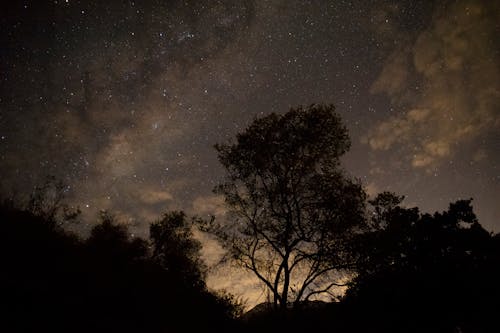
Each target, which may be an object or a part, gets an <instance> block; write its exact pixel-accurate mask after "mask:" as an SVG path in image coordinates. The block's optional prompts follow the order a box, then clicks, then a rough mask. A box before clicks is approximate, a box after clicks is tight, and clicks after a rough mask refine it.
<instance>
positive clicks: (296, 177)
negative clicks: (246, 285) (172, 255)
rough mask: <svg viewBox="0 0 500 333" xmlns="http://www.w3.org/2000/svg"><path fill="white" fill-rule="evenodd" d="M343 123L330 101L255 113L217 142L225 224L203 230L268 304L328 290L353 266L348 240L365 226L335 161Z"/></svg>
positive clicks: (355, 185)
mask: <svg viewBox="0 0 500 333" xmlns="http://www.w3.org/2000/svg"><path fill="white" fill-rule="evenodd" d="M349 147H350V141H349V137H348V134H347V129H346V128H345V126H344V125H343V124H342V123H341V120H340V117H339V115H338V114H337V113H336V112H335V109H334V107H333V106H331V105H327V106H323V105H311V106H309V107H307V108H302V107H299V108H296V109H291V110H290V111H289V112H287V113H286V114H284V115H277V114H271V115H268V116H266V117H263V118H260V119H256V120H255V121H254V122H253V123H252V124H251V125H250V126H249V127H248V128H247V129H246V130H245V131H244V132H243V133H240V134H238V135H237V141H236V143H231V144H220V145H216V149H217V151H218V157H219V160H220V162H221V163H222V165H223V166H224V167H225V169H226V171H227V176H226V179H225V181H224V182H223V183H222V184H221V185H220V186H218V187H217V188H216V190H215V191H216V192H217V193H219V194H222V195H223V196H224V197H225V201H226V204H227V206H228V208H229V211H230V221H229V223H224V222H222V223H221V222H219V221H215V220H213V221H212V222H211V223H210V224H209V225H208V226H207V227H206V230H207V231H209V232H210V233H212V234H214V235H215V236H216V237H217V239H218V240H219V241H220V242H221V243H222V245H223V246H224V247H225V249H226V250H228V254H229V256H230V258H231V259H233V260H235V261H236V262H237V263H239V264H240V265H241V266H242V267H244V268H246V269H248V270H250V271H252V272H253V273H255V275H256V276H257V277H258V278H259V279H260V281H261V282H262V283H263V284H264V285H265V286H266V288H268V290H269V291H270V292H271V293H272V296H273V303H274V305H275V307H281V308H285V307H286V306H288V304H289V301H290V300H292V301H293V304H294V305H298V304H299V303H300V302H301V301H303V300H308V299H310V298H311V297H314V296H317V295H321V294H328V293H331V290H332V288H333V287H335V286H340V285H343V283H342V281H340V280H339V278H341V277H342V273H345V272H347V271H349V270H350V269H352V268H353V260H352V258H351V257H350V254H351V252H350V246H351V242H350V241H351V239H352V238H353V236H354V235H355V234H357V233H359V232H361V231H363V230H364V229H365V227H366V226H365V224H364V221H365V219H364V215H363V214H364V201H365V194H364V192H363V189H362V187H361V185H360V184H359V182H357V181H354V180H352V179H350V178H349V177H348V176H346V174H345V173H344V172H343V170H342V169H341V167H340V157H341V156H342V155H343V154H344V153H345V152H346V151H347V150H348V149H349Z"/></svg>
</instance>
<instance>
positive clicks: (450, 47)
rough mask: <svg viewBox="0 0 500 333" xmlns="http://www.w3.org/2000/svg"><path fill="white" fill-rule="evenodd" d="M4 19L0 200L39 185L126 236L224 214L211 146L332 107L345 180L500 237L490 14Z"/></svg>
mask: <svg viewBox="0 0 500 333" xmlns="http://www.w3.org/2000/svg"><path fill="white" fill-rule="evenodd" d="M0 6H1V10H0V12H1V13H2V14H0V38H1V40H0V41H1V44H0V45H1V46H0V91H1V94H0V171H1V180H0V186H1V190H2V192H3V193H30V192H31V191H32V189H33V186H34V185H37V184H41V183H42V182H43V181H44V179H46V177H47V176H48V175H53V176H56V177H57V178H58V179H60V180H62V181H63V182H64V184H65V185H66V188H65V191H66V195H67V198H68V200H69V202H71V203H72V204H74V205H79V206H80V207H81V209H82V211H83V214H82V219H83V221H84V223H83V224H81V225H80V228H82V230H83V232H85V228H87V229H86V230H88V228H90V226H91V225H92V223H94V222H95V221H96V220H97V212H98V211H99V210H101V209H107V210H110V211H112V212H114V214H115V215H116V216H117V217H118V218H119V219H120V220H121V221H123V222H124V223H127V224H129V225H130V227H131V229H132V230H134V231H135V232H136V233H145V232H146V230H147V226H148V223H149V222H150V221H151V220H154V219H155V218H157V217H158V216H159V215H160V214H161V212H163V211H166V210H171V209H183V210H185V211H186V212H188V213H190V214H200V215H202V216H203V215H206V214H216V215H217V216H221V215H223V214H224V207H223V205H222V200H221V198H219V197H216V196H214V195H213V194H212V188H213V187H214V185H216V184H217V183H218V181H219V180H220V179H221V176H222V175H223V170H222V167H221V166H220V165H219V163H218V161H217V156H216V152H215V150H214V149H213V145H214V144H215V143H223V142H228V141H229V140H231V139H232V138H233V137H234V135H235V134H236V133H238V132H241V131H243V130H244V129H245V128H246V126H248V124H249V123H250V122H251V121H252V120H253V119H255V118H256V117H259V116H262V115H266V114H269V113H271V112H278V113H284V112H286V111H287V110H288V109H290V108H291V107H294V106H298V105H309V104H312V103H327V104H329V103H332V104H334V105H335V106H336V107H337V111H338V112H339V113H340V114H341V116H342V118H343V120H344V122H345V124H346V125H347V127H348V129H349V133H350V136H351V139H352V148H351V151H350V152H349V153H348V154H347V155H346V156H345V158H344V160H343V163H344V166H345V168H346V169H347V170H348V171H349V172H350V173H351V174H352V175H353V176H355V177H358V178H360V179H361V180H362V182H363V183H364V185H365V187H366V190H367V191H368V193H369V194H371V195H373V194H375V193H377V192H380V191H383V190H390V191H395V192H396V193H398V194H401V195H405V196H406V204H407V205H409V206H413V205H416V206H418V207H420V208H421V209H422V210H423V211H429V212H433V211H436V210H444V209H446V208H447V206H448V203H449V202H451V201H454V200H456V199H458V198H470V197H472V198H474V202H473V203H474V207H475V210H476V213H477V214H478V216H479V219H480V222H481V223H482V224H483V225H484V226H485V228H486V229H488V230H492V231H497V232H498V231H500V199H499V198H500V186H499V185H500V170H499V161H500V154H499V153H500V131H499V130H500V90H499V89H500V43H498V36H500V26H499V24H500V23H499V22H500V5H499V3H498V2H495V1H488V0H485V1H481V0H457V1H428V0H425V1H424V0H422V1H418V0H414V1H395V0H381V1H343V0H342V1H291V0H275V1H273V0H269V1H264V0H260V1H252V0H239V1H225V0H214V1H203V0H200V1H189V0H187V1H160V0H156V1H154V0H148V1H136V2H134V1H96V0H89V1H83V0H81V1H77V0H57V1H8V2H6V4H2V5H0Z"/></svg>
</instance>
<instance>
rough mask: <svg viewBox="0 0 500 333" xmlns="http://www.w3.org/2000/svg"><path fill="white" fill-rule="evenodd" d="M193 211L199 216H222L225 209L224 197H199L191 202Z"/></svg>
mask: <svg viewBox="0 0 500 333" xmlns="http://www.w3.org/2000/svg"><path fill="white" fill-rule="evenodd" d="M193 211H194V212H195V213H196V214H201V215H214V216H219V217H221V216H224V215H225V214H226V212H227V208H226V207H225V204H224V197H222V196H218V195H209V196H200V197H198V198H196V199H195V200H194V201H193Z"/></svg>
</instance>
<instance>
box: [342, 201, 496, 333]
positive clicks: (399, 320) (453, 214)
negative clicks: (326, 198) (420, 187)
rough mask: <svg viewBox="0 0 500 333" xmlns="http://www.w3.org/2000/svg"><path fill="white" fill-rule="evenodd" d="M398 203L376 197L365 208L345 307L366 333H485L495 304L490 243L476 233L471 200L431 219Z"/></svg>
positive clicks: (493, 243)
mask: <svg viewBox="0 0 500 333" xmlns="http://www.w3.org/2000/svg"><path fill="white" fill-rule="evenodd" d="M402 200H403V197H400V196H397V195H395V194H393V193H389V192H384V193H381V194H379V195H378V196H377V197H376V198H375V199H374V200H372V201H371V204H372V206H373V207H374V209H373V214H372V223H373V227H374V231H373V232H370V233H365V234H363V235H360V236H359V242H357V244H358V245H359V247H358V248H357V251H358V252H357V253H358V254H359V255H360V256H359V259H360V260H359V263H358V265H359V270H358V276H357V277H356V278H355V279H354V280H353V284H352V286H351V287H350V288H349V290H348V292H347V295H346V302H347V303H350V304H351V303H352V304H357V306H358V307H357V308H356V310H355V311H357V312H358V313H359V315H368V316H370V317H369V318H370V319H367V321H368V322H370V323H371V324H370V329H372V330H374V331H384V332H392V331H398V332H399V331H415V332H454V331H462V332H478V331H481V332H483V331H484V332H489V331H490V328H491V327H494V326H497V324H495V323H494V322H493V321H492V320H493V318H494V317H493V316H492V315H493V312H494V311H495V310H494V309H495V308H497V305H495V303H496V302H497V301H498V297H500V286H499V285H498V282H497V281H498V280H499V279H500V260H499V259H500V257H499V254H500V246H499V243H498V241H497V240H496V239H497V238H498V236H493V235H492V234H491V233H489V232H487V231H486V230H484V229H483V228H482V227H481V225H480V224H479V222H478V220H477V218H476V216H475V214H474V212H473V209H472V205H471V200H459V201H457V202H455V203H451V204H450V206H449V208H448V210H447V211H445V212H442V213H434V214H433V215H430V214H421V213H420V212H419V210H418V208H405V207H403V206H401V203H402ZM488 317H490V318H488ZM376 323H378V324H376ZM377 325H379V327H378V330H377V329H375V328H374V327H375V326H377ZM365 328H366V327H365Z"/></svg>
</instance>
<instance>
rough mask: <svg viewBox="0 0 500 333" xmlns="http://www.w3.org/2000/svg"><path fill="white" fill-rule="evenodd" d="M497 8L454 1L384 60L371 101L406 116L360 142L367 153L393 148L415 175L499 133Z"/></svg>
mask: <svg viewBox="0 0 500 333" xmlns="http://www.w3.org/2000/svg"><path fill="white" fill-rule="evenodd" d="M499 7H500V6H499V5H498V3H497V4H494V3H492V2H487V1H459V2H456V3H453V4H451V5H449V6H447V7H446V8H445V9H444V10H443V11H442V12H439V13H436V15H435V16H434V18H433V20H432V22H431V24H430V26H429V27H428V28H427V29H425V30H424V31H422V32H420V33H419V34H418V36H417V38H416V39H415V40H414V41H413V42H412V43H411V44H408V45H403V47H399V48H397V49H396V50H395V51H394V52H393V53H392V54H391V55H390V56H389V57H388V59H387V62H386V63H385V65H384V67H383V69H382V71H381V73H380V75H379V77H378V78H377V80H376V81H375V82H374V83H373V85H372V87H371V91H372V93H384V94H386V95H387V96H388V97H389V98H390V101H391V103H392V105H393V107H394V108H397V109H400V110H406V111H404V112H403V113H402V114H399V115H396V116H392V117H390V118H389V119H386V120H385V121H382V122H381V123H379V124H377V125H376V126H375V127H374V128H373V129H372V131H371V133H370V134H369V135H368V137H367V138H365V141H367V142H368V143H369V145H370V147H371V148H372V149H374V150H388V149H390V148H392V147H395V146H403V147H405V151H406V152H407V153H408V156H409V157H410V159H411V164H412V166H413V167H415V168H430V167H433V166H436V165H438V164H439V163H440V162H441V161H443V160H445V159H448V158H450V157H452V156H453V154H454V153H455V152H456V151H457V150H458V149H459V146H460V145H461V144H462V143H464V142H467V141H470V140H473V139H475V138H477V137H479V136H480V135H481V134H483V133H485V132H488V131H497V130H498V129H500V114H499V112H498V110H499V108H500V91H499V89H498V87H500V61H499V58H498V46H497V45H494V44H493V43H491V41H492V40H496V39H497V38H496V36H498V26H497V22H498V21H499V20H500V8H499Z"/></svg>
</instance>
